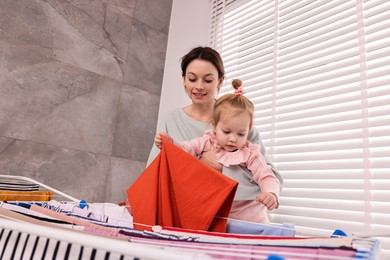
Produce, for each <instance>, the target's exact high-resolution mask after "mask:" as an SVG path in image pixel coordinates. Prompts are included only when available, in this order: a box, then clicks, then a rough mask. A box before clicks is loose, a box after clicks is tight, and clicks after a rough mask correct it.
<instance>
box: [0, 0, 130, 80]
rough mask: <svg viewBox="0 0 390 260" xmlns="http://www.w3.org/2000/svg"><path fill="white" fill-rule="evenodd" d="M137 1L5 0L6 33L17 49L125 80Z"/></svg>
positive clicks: (0, 10)
mask: <svg viewBox="0 0 390 260" xmlns="http://www.w3.org/2000/svg"><path fill="white" fill-rule="evenodd" d="M134 5H135V4H134V1H128V3H126V1H108V0H106V1H100V0H94V1H58V0H48V1H43V0H37V1H29V0H18V1H10V0H4V1H0V29H1V30H0V32H1V36H2V38H3V39H7V41H9V42H10V43H12V44H15V45H18V46H20V47H23V48H26V49H29V50H30V51H34V52H39V53H41V54H44V55H48V56H51V57H54V58H56V59H58V60H61V61H64V62H67V63H70V64H73V65H75V66H78V67H80V68H83V69H85V70H89V71H92V72H95V73H98V74H100V75H104V76H106V77H110V78H113V79H116V80H119V81H122V79H123V70H124V66H125V62H126V56H127V48H128V42H129V37H130V31H131V24H132V20H133V17H132V16H129V14H131V15H132V14H133V13H134Z"/></svg>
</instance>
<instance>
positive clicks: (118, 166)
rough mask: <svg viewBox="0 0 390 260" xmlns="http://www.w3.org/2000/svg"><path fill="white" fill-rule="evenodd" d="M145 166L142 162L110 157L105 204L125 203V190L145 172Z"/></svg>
mask: <svg viewBox="0 0 390 260" xmlns="http://www.w3.org/2000/svg"><path fill="white" fill-rule="evenodd" d="M145 165H146V163H144V162H138V161H131V160H127V159H122V158H116V157H111V166H110V173H109V174H108V180H107V189H106V196H105V198H106V200H107V202H112V203H119V202H121V201H125V200H126V199H127V195H126V190H127V189H128V188H129V187H130V186H131V185H132V184H133V183H134V181H135V180H136V179H137V178H138V176H139V175H140V174H141V173H142V172H143V171H144V170H145Z"/></svg>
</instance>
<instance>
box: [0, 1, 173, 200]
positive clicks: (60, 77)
mask: <svg viewBox="0 0 390 260" xmlns="http://www.w3.org/2000/svg"><path fill="white" fill-rule="evenodd" d="M171 8H172V0H17V1H15V0H1V1H0V174H6V175H21V176H27V177H31V178H33V179H36V180H38V181H41V182H43V183H45V184H47V185H49V186H52V187H53V188H56V189H58V190H60V191H63V192H65V193H67V194H69V195H71V196H73V197H76V198H78V199H85V200H86V201H87V202H114V203H116V202H119V201H120V200H124V199H125V196H126V195H125V190H126V188H127V187H128V186H129V185H131V183H133V181H134V180H135V179H136V178H137V177H138V176H139V174H140V173H141V172H142V171H143V170H144V168H145V164H146V161H147V157H148V153H149V150H150V148H151V146H152V144H153V136H154V132H155V128H156V122H157V114H158V107H159V99H160V94H161V84H162V76H163V68H164V61H165V53H166V47H167V37H168V28H169V21H170V12H171Z"/></svg>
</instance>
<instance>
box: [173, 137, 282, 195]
mask: <svg viewBox="0 0 390 260" xmlns="http://www.w3.org/2000/svg"><path fill="white" fill-rule="evenodd" d="M174 143H175V144H176V145H177V146H179V147H180V148H181V149H183V150H184V151H187V152H188V153H190V154H192V155H193V156H197V155H200V154H202V152H205V151H209V150H211V148H212V147H213V148H214V150H215V152H216V156H217V161H218V162H219V163H221V164H222V165H223V166H225V167H229V166H231V165H240V166H243V167H246V168H248V170H249V171H250V172H251V173H252V176H253V180H254V181H255V182H256V183H257V184H258V185H259V186H260V188H261V191H262V192H272V193H274V194H275V195H276V196H278V197H279V192H280V182H279V180H278V178H276V177H275V175H274V174H273V172H272V170H271V168H270V167H269V166H268V164H267V162H266V161H265V159H264V157H263V155H262V154H261V153H260V148H259V146H258V145H257V144H252V143H250V142H249V141H247V142H246V144H245V145H243V147H241V149H240V150H237V151H234V152H228V151H226V150H224V149H223V148H222V147H221V146H220V145H219V144H218V143H217V139H216V137H215V134H214V132H213V131H211V130H207V131H205V133H204V135H203V136H202V137H199V138H195V139H192V140H191V141H184V142H174Z"/></svg>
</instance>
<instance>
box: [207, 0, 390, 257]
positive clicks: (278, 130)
mask: <svg viewBox="0 0 390 260" xmlns="http://www.w3.org/2000/svg"><path fill="white" fill-rule="evenodd" d="M211 2H212V6H213V8H212V23H211V28H210V43H209V44H210V46H212V47H214V48H215V49H217V50H218V51H219V52H220V53H221V56H222V58H223V60H224V64H225V69H226V75H227V78H226V82H225V86H224V87H223V88H222V90H221V93H220V95H223V94H225V93H228V92H232V91H233V89H232V87H231V81H232V79H234V78H240V79H241V80H242V81H243V87H244V90H245V92H246V94H245V95H246V96H247V97H248V98H249V99H250V100H251V101H252V102H253V103H254V104H255V110H256V111H255V126H256V127H257V129H258V130H259V132H260V135H261V137H262V141H263V143H264V145H265V146H266V148H267V151H268V153H269V155H270V157H271V158H272V160H273V162H274V164H275V166H276V167H277V168H278V169H279V171H280V172H281V174H282V176H283V178H284V186H283V191H282V194H281V198H280V204H281V205H280V208H279V209H278V210H275V211H273V212H272V214H271V217H272V220H273V221H274V222H279V223H281V222H289V223H294V224H296V225H297V226H303V227H308V228H313V229H322V230H334V229H342V230H344V231H345V232H347V233H348V232H351V233H359V232H373V233H377V234H378V233H381V234H382V235H381V236H380V240H381V247H382V258H383V259H387V258H389V259H390V239H389V238H388V236H389V234H390V1H383V0H366V1H363V0H338V1H328V0H325V1H324V0H320V1H306V0H304V1H301V0H299V1H298V0H295V1H294V0H288V1H287V0H284V1H282V0H277V1H275V0H251V1H242V0H230V1H228V0H226V1H224V0H214V1H211ZM383 234H387V238H386V237H385V236H384V235H383Z"/></svg>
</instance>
